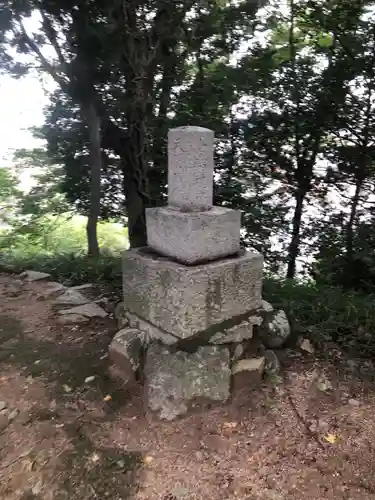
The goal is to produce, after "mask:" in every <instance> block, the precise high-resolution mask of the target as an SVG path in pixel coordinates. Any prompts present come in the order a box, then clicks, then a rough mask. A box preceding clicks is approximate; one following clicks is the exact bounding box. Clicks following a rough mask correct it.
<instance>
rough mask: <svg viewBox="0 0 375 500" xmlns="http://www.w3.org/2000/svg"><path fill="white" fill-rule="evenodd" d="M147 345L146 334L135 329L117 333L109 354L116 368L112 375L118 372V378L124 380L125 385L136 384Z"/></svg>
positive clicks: (126, 329) (125, 329)
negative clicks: (137, 372)
mask: <svg viewBox="0 0 375 500" xmlns="http://www.w3.org/2000/svg"><path fill="white" fill-rule="evenodd" d="M146 344H147V337H146V334H145V333H144V332H141V331H139V330H136V329H135V328H124V329H123V330H120V331H119V332H117V333H116V335H115V336H114V338H113V340H112V342H111V344H110V346H109V353H108V354H109V360H110V362H111V363H112V365H114V366H115V370H113V371H112V373H116V372H117V373H116V378H122V380H123V382H125V383H129V382H130V383H131V382H134V380H135V373H136V371H137V370H138V369H139V368H140V362H141V356H142V352H143V349H144V348H145V346H146Z"/></svg>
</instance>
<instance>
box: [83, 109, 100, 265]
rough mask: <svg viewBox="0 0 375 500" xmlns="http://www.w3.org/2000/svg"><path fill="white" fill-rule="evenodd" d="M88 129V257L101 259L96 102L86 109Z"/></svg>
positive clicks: (98, 123) (98, 132)
mask: <svg viewBox="0 0 375 500" xmlns="http://www.w3.org/2000/svg"><path fill="white" fill-rule="evenodd" d="M85 115H86V120H87V127H88V131H89V141H90V170H91V172H90V175H91V178H90V208H89V213H88V217H87V226H86V233H87V247H88V252H87V253H88V255H89V256H91V257H99V255H100V250H99V244H98V234H97V225H98V220H99V217H100V198H101V192H100V191H101V186H100V178H101V170H102V152H101V132H100V118H99V116H98V113H97V111H96V108H95V104H94V102H89V103H88V104H87V105H86V107H85Z"/></svg>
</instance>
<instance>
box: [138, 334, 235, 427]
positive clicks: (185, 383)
mask: <svg viewBox="0 0 375 500" xmlns="http://www.w3.org/2000/svg"><path fill="white" fill-rule="evenodd" d="M229 363H230V356H229V349H227V348H225V347H219V346H204V347H200V348H199V349H198V350H197V351H196V352H194V353H188V352H185V351H177V352H175V353H171V352H169V350H168V349H167V348H166V347H163V346H162V345H160V344H157V343H152V344H151V345H150V346H149V348H148V350H147V355H146V362H145V370H144V373H145V382H146V394H145V397H146V404H147V407H148V409H149V410H151V411H152V412H155V414H156V415H157V416H158V418H160V419H162V420H174V419H175V418H177V417H178V416H181V415H184V414H186V413H187V412H188V410H189V408H190V407H191V405H192V403H194V401H196V400H202V399H203V400H208V401H217V402H225V401H227V399H228V398H229V395H230V377H231V372H230V367H229Z"/></svg>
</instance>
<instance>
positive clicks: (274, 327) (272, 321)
mask: <svg viewBox="0 0 375 500" xmlns="http://www.w3.org/2000/svg"><path fill="white" fill-rule="evenodd" d="M259 333H260V337H261V339H262V341H263V343H264V344H265V345H266V347H270V348H271V349H273V348H276V347H282V345H283V344H284V343H285V342H286V340H287V339H288V338H289V336H290V334H291V329H290V325H289V321H288V318H287V316H286V314H285V312H284V311H282V310H278V311H274V312H272V313H267V314H266V315H265V318H264V321H263V323H262V325H261V327H260V329H259Z"/></svg>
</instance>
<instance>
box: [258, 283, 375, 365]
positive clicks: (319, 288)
mask: <svg viewBox="0 0 375 500" xmlns="http://www.w3.org/2000/svg"><path fill="white" fill-rule="evenodd" d="M264 298H265V299H266V300H268V301H269V302H271V303H272V305H273V306H274V307H275V308H280V309H284V310H285V312H286V313H287V315H288V318H289V319H290V321H291V325H292V330H293V333H294V334H295V335H299V334H302V335H307V336H309V337H310V338H311V339H312V341H314V342H315V343H318V344H319V343H321V342H326V341H334V342H337V343H338V344H339V345H340V347H341V348H342V349H350V350H356V351H358V352H359V353H360V354H361V355H366V356H373V355H374V354H375V295H374V294H364V293H363V292H359V291H354V290H349V291H348V290H345V289H343V288H341V287H339V286H331V285H328V284H319V285H317V284H315V283H314V282H307V283H295V282H291V281H287V280H285V281H283V280H280V281H278V280H274V279H266V280H265V283H264Z"/></svg>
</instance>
